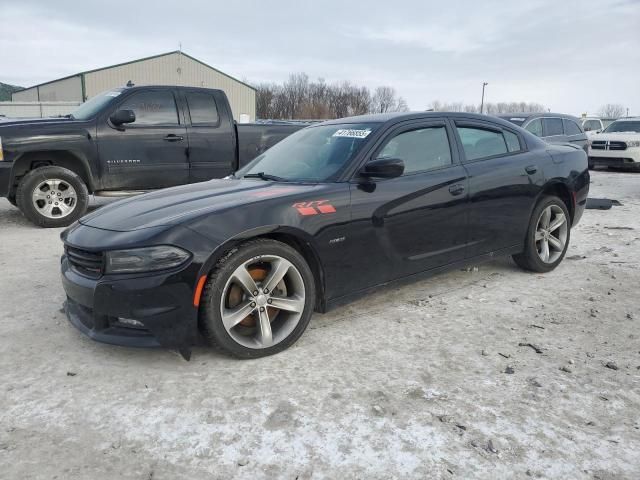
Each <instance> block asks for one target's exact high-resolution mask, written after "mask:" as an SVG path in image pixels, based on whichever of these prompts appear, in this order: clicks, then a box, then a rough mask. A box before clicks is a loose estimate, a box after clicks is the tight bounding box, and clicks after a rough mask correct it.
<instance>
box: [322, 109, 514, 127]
mask: <svg viewBox="0 0 640 480" xmlns="http://www.w3.org/2000/svg"><path fill="white" fill-rule="evenodd" d="M442 117H447V118H453V119H456V118H459V119H467V120H482V121H485V122H486V121H489V122H493V123H497V124H500V125H504V126H505V127H510V128H513V124H512V123H510V122H507V121H505V120H503V119H501V118H498V117H495V116H491V115H481V114H479V113H466V112H431V111H429V112H390V113H373V114H368V115H357V116H353V117H345V118H337V119H335V120H327V121H326V122H323V123H321V124H320V125H337V124H343V123H398V122H402V121H405V120H419V119H429V118H434V119H435V118H442Z"/></svg>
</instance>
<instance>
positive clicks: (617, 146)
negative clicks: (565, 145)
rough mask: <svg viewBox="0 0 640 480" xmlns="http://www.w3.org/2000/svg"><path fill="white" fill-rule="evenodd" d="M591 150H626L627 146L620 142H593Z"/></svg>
mask: <svg viewBox="0 0 640 480" xmlns="http://www.w3.org/2000/svg"><path fill="white" fill-rule="evenodd" d="M591 148H593V149H594V150H626V149H627V144H626V143H625V142H618V141H609V140H594V141H593V142H591Z"/></svg>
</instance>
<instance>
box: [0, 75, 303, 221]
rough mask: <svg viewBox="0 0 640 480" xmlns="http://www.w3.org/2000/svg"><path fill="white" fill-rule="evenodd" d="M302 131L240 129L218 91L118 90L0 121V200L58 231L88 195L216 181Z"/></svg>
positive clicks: (273, 126)
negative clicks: (56, 112) (52, 114)
mask: <svg viewBox="0 0 640 480" xmlns="http://www.w3.org/2000/svg"><path fill="white" fill-rule="evenodd" d="M303 126H304V125H302V124H284V123H282V124H244V125H238V124H236V122H234V120H233V115H232V113H231V107H230V106H229V101H228V100H227V96H226V95H225V93H224V92H223V91H222V90H212V89H205V88H192V87H177V86H140V87H124V88H116V89H113V90H110V91H108V92H104V93H102V94H100V95H97V96H96V97H93V98H92V99H90V100H89V101H87V102H86V103H84V104H82V105H80V106H79V107H78V109H77V110H76V111H74V112H73V113H72V114H71V115H67V116H66V117H64V118H43V119H31V120H18V121H5V122H2V123H1V124H0V196H3V197H7V198H8V200H9V201H10V202H11V203H12V204H13V205H15V206H17V207H18V208H19V209H20V210H21V211H22V213H23V214H24V215H25V216H26V217H27V218H28V219H29V220H31V221H32V222H33V223H35V224H37V225H40V226H42V227H62V226H66V225H70V224H71V223H73V222H74V221H75V220H77V219H78V218H80V217H81V216H82V215H83V214H84V213H85V212H86V210H87V206H88V203H89V194H94V195H96V196H121V195H129V194H132V193H136V192H141V191H147V190H155V189H159V188H165V187H172V186H176V185H184V184H188V183H196V182H202V181H205V180H210V179H212V178H222V177H224V176H226V175H229V174H230V173H233V172H234V171H236V170H238V168H240V167H242V166H244V165H245V164H246V163H248V162H249V161H250V160H252V159H253V158H255V157H256V156H257V155H259V154H261V153H262V152H263V151H265V150H267V149H268V148H269V147H271V146H272V145H274V144H275V143H277V142H279V141H280V140H282V139H283V138H285V137H286V136H288V135H290V134H291V133H293V132H295V131H296V130H299V129H300V128H302V127H303Z"/></svg>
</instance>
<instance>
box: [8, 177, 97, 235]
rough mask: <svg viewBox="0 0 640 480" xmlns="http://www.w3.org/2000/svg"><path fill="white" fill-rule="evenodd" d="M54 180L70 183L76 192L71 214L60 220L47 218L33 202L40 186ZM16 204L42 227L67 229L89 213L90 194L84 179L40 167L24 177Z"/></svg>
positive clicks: (19, 186)
mask: <svg viewBox="0 0 640 480" xmlns="http://www.w3.org/2000/svg"><path fill="white" fill-rule="evenodd" d="M52 179H57V180H62V181H63V182H66V183H68V184H69V185H70V186H71V187H73V189H74V190H75V192H76V199H75V201H74V203H73V208H72V210H71V212H70V213H68V214H66V215H65V216H60V217H59V218H50V217H47V216H46V215H44V214H43V213H42V212H40V211H39V210H38V208H37V207H36V206H35V205H34V202H33V200H32V195H33V193H34V191H35V189H36V188H37V187H38V185H40V184H41V183H42V182H44V181H47V180H52ZM16 203H17V206H18V208H19V209H20V211H21V212H22V213H23V215H24V216H25V217H27V219H28V220H30V221H31V222H32V223H34V224H36V225H38V226H40V227H45V228H55V227H66V226H68V225H71V224H72V223H73V222H75V221H76V220H77V219H79V218H80V217H81V216H82V215H84V214H85V212H86V211H87V207H88V206H89V192H88V191H87V186H86V185H85V183H84V181H83V180H82V178H80V176H78V175H77V174H75V173H74V172H72V171H71V170H68V169H66V168H62V167H55V166H51V167H40V168H36V169H35V170H31V171H30V172H29V173H27V174H26V175H25V176H24V177H22V179H21V180H20V183H19V185H18V190H17V192H16ZM57 211H60V210H57Z"/></svg>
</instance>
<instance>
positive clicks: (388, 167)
mask: <svg viewBox="0 0 640 480" xmlns="http://www.w3.org/2000/svg"><path fill="white" fill-rule="evenodd" d="M403 173H404V161H403V160H402V159H400V158H376V159H375V160H371V161H369V162H367V163H366V164H365V166H364V167H363V168H362V170H360V175H362V176H363V177H371V178H396V177H399V176H401V175H402V174H403Z"/></svg>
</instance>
